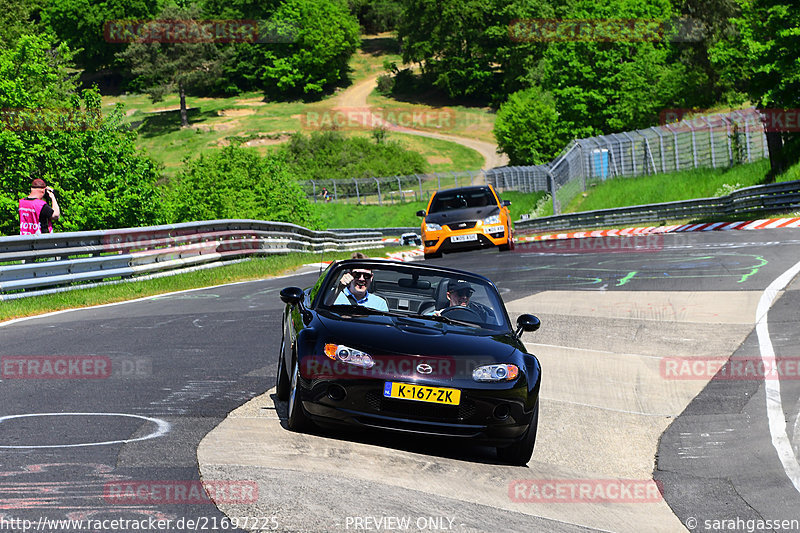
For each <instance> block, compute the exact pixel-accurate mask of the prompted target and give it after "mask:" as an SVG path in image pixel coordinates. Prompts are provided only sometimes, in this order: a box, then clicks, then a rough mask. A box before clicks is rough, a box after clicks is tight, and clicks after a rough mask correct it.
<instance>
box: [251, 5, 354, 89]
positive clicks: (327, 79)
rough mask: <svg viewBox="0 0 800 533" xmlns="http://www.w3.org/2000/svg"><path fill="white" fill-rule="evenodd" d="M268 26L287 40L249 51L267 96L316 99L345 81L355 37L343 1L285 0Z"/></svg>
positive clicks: (350, 17)
mask: <svg viewBox="0 0 800 533" xmlns="http://www.w3.org/2000/svg"><path fill="white" fill-rule="evenodd" d="M270 27H271V28H275V30H277V33H279V34H281V35H285V36H286V37H289V39H287V42H283V43H281V42H277V43H274V44H267V45H264V46H262V47H259V48H255V47H253V49H252V52H253V53H254V54H255V55H256V58H257V59H256V68H257V70H256V72H257V74H258V76H259V78H260V82H261V87H262V88H263V89H264V91H265V92H266V93H267V94H268V95H271V96H278V97H285V96H287V95H300V96H303V97H317V96H321V95H322V93H323V92H324V91H325V90H327V89H330V88H331V87H333V86H334V85H336V84H338V83H341V82H343V81H345V80H346V79H347V74H348V72H349V66H348V62H349V60H350V56H352V55H353V53H354V52H355V51H356V49H357V48H358V46H359V44H360V37H359V26H358V21H357V20H356V18H355V17H354V16H353V15H351V14H350V13H349V11H348V10H347V6H346V5H345V3H344V1H343V0H286V1H285V2H283V3H281V5H280V7H279V8H278V9H277V11H276V12H275V13H274V15H273V16H272V19H271V21H270Z"/></svg>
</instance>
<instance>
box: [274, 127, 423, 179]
mask: <svg viewBox="0 0 800 533" xmlns="http://www.w3.org/2000/svg"><path fill="white" fill-rule="evenodd" d="M374 139H375V141H376V142H370V140H369V139H367V138H365V137H350V138H348V137H345V136H344V135H342V134H341V133H339V132H336V131H325V132H313V133H312V134H311V136H308V137H307V136H305V135H303V134H302V133H296V134H294V135H292V138H291V139H290V140H289V143H288V145H287V146H286V148H285V153H286V157H287V161H288V162H289V163H290V164H291V165H292V168H293V169H294V170H293V172H294V174H295V175H296V176H298V178H302V179H314V180H328V179H350V178H368V177H372V176H380V177H383V176H394V175H406V174H415V173H418V172H425V171H426V170H427V162H426V161H425V160H424V159H423V158H422V156H421V155H420V154H418V153H416V152H411V151H408V150H406V149H405V148H403V147H402V146H400V144H399V143H397V142H394V141H387V140H385V138H384V136H383V134H382V133H380V132H376V133H375V134H374Z"/></svg>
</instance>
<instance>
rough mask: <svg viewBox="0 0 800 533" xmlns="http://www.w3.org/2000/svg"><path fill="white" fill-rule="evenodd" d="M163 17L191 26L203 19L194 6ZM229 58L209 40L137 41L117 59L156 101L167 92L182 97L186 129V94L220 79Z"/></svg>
mask: <svg viewBox="0 0 800 533" xmlns="http://www.w3.org/2000/svg"><path fill="white" fill-rule="evenodd" d="M160 18H161V19H162V20H168V21H178V20H179V21H186V23H187V25H190V26H191V25H192V24H193V23H194V22H195V21H197V20H200V10H199V8H198V7H197V6H195V5H192V6H191V7H189V8H179V7H168V8H166V9H164V10H163V11H162V12H161V14H160ZM228 55H230V54H223V53H221V52H220V51H219V50H218V49H217V46H216V45H215V44H214V42H212V41H210V40H209V41H203V40H200V41H199V42H192V41H191V40H190V39H185V40H183V41H181V42H170V43H161V42H145V41H140V40H136V41H134V42H131V43H130V44H129V45H128V47H127V48H126V49H125V50H124V51H123V52H120V53H119V54H118V57H119V58H120V59H122V60H124V61H126V62H127V63H128V64H129V65H130V66H131V71H132V72H133V74H134V75H136V76H138V77H139V80H140V81H141V83H142V84H143V85H144V86H145V87H146V91H147V93H148V94H149V95H150V97H151V98H152V100H153V102H160V101H161V100H163V99H164V95H165V94H168V93H175V92H177V93H178V94H179V95H180V106H181V125H182V126H183V127H186V126H188V125H189V120H188V115H187V112H186V91H187V90H188V89H190V88H192V87H196V86H197V85H199V84H201V83H203V82H208V81H207V80H211V79H214V78H216V77H218V76H219V75H220V72H221V67H222V64H223V62H224V61H225V60H226V59H227V56H228Z"/></svg>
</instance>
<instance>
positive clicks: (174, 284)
mask: <svg viewBox="0 0 800 533" xmlns="http://www.w3.org/2000/svg"><path fill="white" fill-rule="evenodd" d="M407 249H409V248H398V247H393V248H383V249H375V250H363V252H364V253H365V254H367V255H369V256H374V257H383V256H385V255H386V253H388V252H396V251H399V250H407ZM350 255H351V252H336V253H325V254H324V256H320V255H316V254H309V253H305V254H303V253H292V254H287V255H270V256H267V257H259V258H253V259H251V260H249V261H243V262H240V263H235V264H231V265H225V266H221V267H217V268H209V269H205V270H197V271H194V272H188V273H185V274H176V275H174V276H167V277H163V278H157V279H151V280H143V281H137V282H132V283H119V284H114V285H104V286H100V287H92V288H89V289H78V290H73V291H66V292H60V293H56V294H46V295H41V296H32V297H29V298H20V299H17V300H8V301H4V302H3V304H2V305H0V321H3V320H10V319H12V318H19V317H25V316H33V315H39V314H42V313H48V312H51V311H59V310H62V309H73V308H78V307H88V306H92V305H101V304H108V303H114V302H122V301H126V300H133V299H136V298H144V297H146V296H155V295H158V294H164V293H167V292H174V291H180V290H187V289H196V288H200V287H211V286H214V285H221V284H224V283H233V282H237V281H247V280H256V279H264V278H269V277H272V276H277V275H280V274H284V273H287V272H289V271H292V270H294V269H295V268H297V267H299V266H302V265H304V264H306V263H312V262H316V261H319V260H320V257H324V259H325V260H326V261H330V260H333V259H346V258H349V257H350ZM276 298H277V296H276Z"/></svg>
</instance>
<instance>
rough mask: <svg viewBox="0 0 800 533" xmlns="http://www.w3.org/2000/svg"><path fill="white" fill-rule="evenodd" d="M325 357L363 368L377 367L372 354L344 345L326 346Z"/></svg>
mask: <svg viewBox="0 0 800 533" xmlns="http://www.w3.org/2000/svg"><path fill="white" fill-rule="evenodd" d="M325 355H327V356H328V358H330V359H333V360H334V361H341V362H343V363H347V364H349V365H355V366H360V367H362V368H372V367H373V366H374V365H375V361H373V360H372V356H371V355H370V354H368V353H364V352H362V351H360V350H356V349H355V348H350V347H349V346H345V345H344V344H326V345H325Z"/></svg>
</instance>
